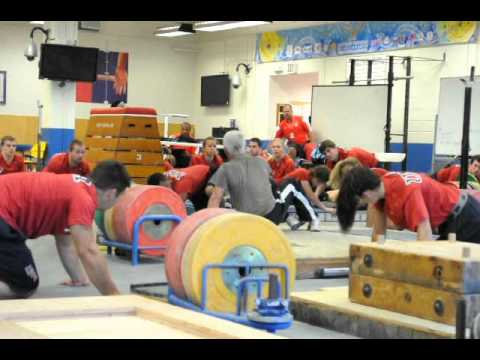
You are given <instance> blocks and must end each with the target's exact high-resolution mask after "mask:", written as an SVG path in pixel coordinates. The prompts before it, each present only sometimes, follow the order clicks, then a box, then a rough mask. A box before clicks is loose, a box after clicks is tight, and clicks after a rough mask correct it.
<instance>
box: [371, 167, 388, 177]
mask: <svg viewBox="0 0 480 360" xmlns="http://www.w3.org/2000/svg"><path fill="white" fill-rule="evenodd" d="M371 170H372V171H373V172H374V173H375V174H377V175H378V176H380V177H382V176H383V175H385V174H386V173H388V171H387V170H385V169H382V168H372V169H371Z"/></svg>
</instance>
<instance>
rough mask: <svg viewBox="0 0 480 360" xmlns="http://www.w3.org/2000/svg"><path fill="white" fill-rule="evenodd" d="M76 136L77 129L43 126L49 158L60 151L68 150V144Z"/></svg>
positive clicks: (43, 135) (43, 138)
mask: <svg viewBox="0 0 480 360" xmlns="http://www.w3.org/2000/svg"><path fill="white" fill-rule="evenodd" d="M74 137H75V129H58V128H43V129H42V140H43V141H46V142H47V143H48V144H47V149H48V150H47V159H46V162H47V161H48V160H50V158H51V157H52V156H53V155H55V154H56V153H59V152H65V151H67V150H68V145H70V142H71V141H72V140H73V139H74Z"/></svg>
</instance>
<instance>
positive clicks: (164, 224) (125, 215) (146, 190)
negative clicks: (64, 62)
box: [113, 185, 187, 256]
mask: <svg viewBox="0 0 480 360" xmlns="http://www.w3.org/2000/svg"><path fill="white" fill-rule="evenodd" d="M161 214H162V215H178V216H180V217H181V218H185V217H187V212H186V210H185V204H184V202H183V201H182V199H181V198H180V196H178V194H176V193H175V192H174V191H172V190H170V189H168V188H166V187H163V186H152V185H138V186H135V187H132V188H129V189H128V190H127V191H126V192H125V194H123V195H122V196H121V197H120V199H119V200H118V203H117V204H116V205H115V211H114V212H113V225H114V228H115V234H116V236H117V239H118V241H121V242H125V243H131V242H133V228H134V225H135V222H136V221H137V219H138V218H139V217H140V216H142V215H161ZM176 226H177V223H175V222H173V221H161V222H152V221H148V222H145V223H144V224H143V225H142V226H141V228H140V233H139V235H140V236H139V245H141V246H155V245H164V246H168V244H169V243H170V240H171V238H172V233H173V229H174V228H175V227H176ZM142 252H143V253H145V254H148V255H154V256H156V255H161V256H165V253H166V251H165V250H163V249H158V250H157V249H152V250H142Z"/></svg>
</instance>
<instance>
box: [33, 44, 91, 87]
mask: <svg viewBox="0 0 480 360" xmlns="http://www.w3.org/2000/svg"><path fill="white" fill-rule="evenodd" d="M97 62H98V49H97V48H89V47H80V46H69V45H59V44H42V47H41V53H40V64H39V66H40V72H39V76H38V77H39V78H40V79H50V80H71V81H85V82H94V81H95V80H96V79H97Z"/></svg>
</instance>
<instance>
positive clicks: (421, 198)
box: [337, 167, 480, 243]
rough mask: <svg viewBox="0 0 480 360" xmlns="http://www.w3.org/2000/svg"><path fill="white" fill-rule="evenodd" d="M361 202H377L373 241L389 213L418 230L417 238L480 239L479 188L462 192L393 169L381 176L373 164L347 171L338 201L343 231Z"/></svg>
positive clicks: (400, 223) (381, 233)
mask: <svg viewBox="0 0 480 360" xmlns="http://www.w3.org/2000/svg"><path fill="white" fill-rule="evenodd" d="M359 203H369V204H374V205H375V212H376V214H375V216H374V219H375V220H374V227H373V232H372V240H373V241H377V240H378V237H379V236H384V235H385V229H386V219H387V217H388V218H390V219H391V220H392V222H393V223H394V224H395V225H396V226H398V227H399V228H401V229H404V228H405V229H409V230H411V231H415V232H416V233H417V240H433V236H432V234H433V232H437V233H438V234H440V237H439V239H447V237H448V234H450V233H456V236H457V239H458V240H460V241H467V242H477V243H478V242H480V192H478V191H469V192H466V191H462V190H460V189H457V188H455V187H453V186H448V185H444V184H441V183H439V182H437V181H435V180H433V179H432V178H430V177H429V176H428V175H425V174H417V173H413V172H405V173H399V172H389V173H387V174H385V175H384V176H383V177H381V178H380V177H379V176H378V175H377V174H375V172H373V171H372V170H371V169H367V168H365V167H356V168H353V169H352V170H350V171H349V172H348V174H346V175H345V177H344V178H343V180H342V184H341V187H340V193H339V195H338V200H337V214H338V220H339V222H340V226H341V228H342V230H344V231H347V230H348V229H350V228H351V226H352V224H353V220H354V217H355V211H356V209H357V206H358V205H359Z"/></svg>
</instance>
